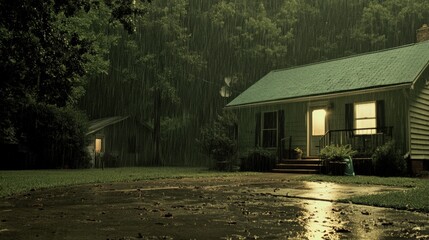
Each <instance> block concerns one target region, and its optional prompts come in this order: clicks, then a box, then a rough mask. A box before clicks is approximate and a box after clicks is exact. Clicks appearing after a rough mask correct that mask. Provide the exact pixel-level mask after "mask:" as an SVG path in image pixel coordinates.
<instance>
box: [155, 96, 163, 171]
mask: <svg viewBox="0 0 429 240" xmlns="http://www.w3.org/2000/svg"><path fill="white" fill-rule="evenodd" d="M153 107H154V109H153V115H154V116H153V142H154V148H155V151H154V156H153V164H154V165H160V164H161V150H160V145H161V91H160V89H156V90H155V92H154V104H153Z"/></svg>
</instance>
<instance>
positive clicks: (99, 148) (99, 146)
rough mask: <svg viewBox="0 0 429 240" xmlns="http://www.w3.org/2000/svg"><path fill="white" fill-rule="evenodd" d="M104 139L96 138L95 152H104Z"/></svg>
mask: <svg viewBox="0 0 429 240" xmlns="http://www.w3.org/2000/svg"><path fill="white" fill-rule="evenodd" d="M102 143H103V142H102V139H101V138H96V139H95V152H96V153H100V152H101V151H102Z"/></svg>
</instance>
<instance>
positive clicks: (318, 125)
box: [311, 109, 326, 136]
mask: <svg viewBox="0 0 429 240" xmlns="http://www.w3.org/2000/svg"><path fill="white" fill-rule="evenodd" d="M311 119H312V125H311V128H312V135H313V136H322V135H325V133H326V130H325V119H326V110H325V109H316V110H313V111H312V112H311Z"/></svg>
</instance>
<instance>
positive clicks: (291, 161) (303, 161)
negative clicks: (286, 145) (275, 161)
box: [279, 158, 321, 164]
mask: <svg viewBox="0 0 429 240" xmlns="http://www.w3.org/2000/svg"><path fill="white" fill-rule="evenodd" d="M320 162H321V161H320V159H316V158H315V159H282V160H280V162H279V164H320Z"/></svg>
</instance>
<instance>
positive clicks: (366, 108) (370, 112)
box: [355, 102, 377, 134]
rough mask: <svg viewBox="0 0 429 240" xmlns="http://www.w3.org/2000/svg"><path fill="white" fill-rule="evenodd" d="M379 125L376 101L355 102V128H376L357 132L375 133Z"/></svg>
mask: <svg viewBox="0 0 429 240" xmlns="http://www.w3.org/2000/svg"><path fill="white" fill-rule="evenodd" d="M376 127H377V121H376V109H375V102H367V103H357V104H355V128H356V129H363V128H374V129H365V130H356V134H374V133H376V130H375V128H376Z"/></svg>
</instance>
